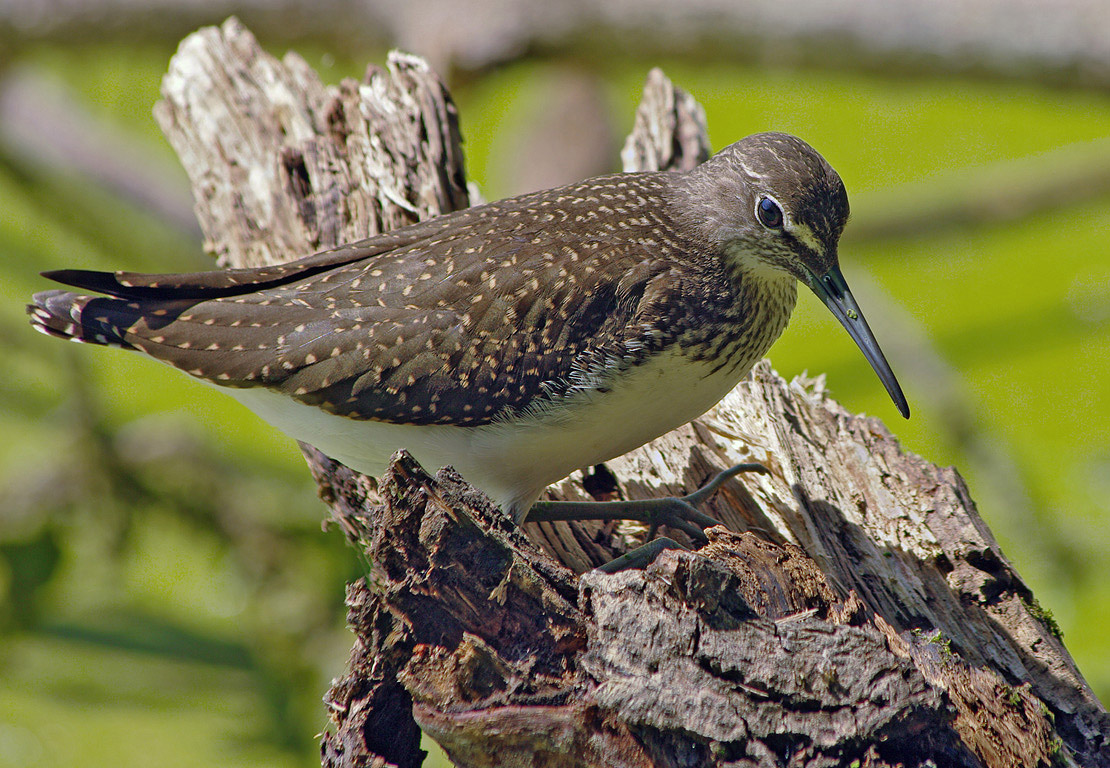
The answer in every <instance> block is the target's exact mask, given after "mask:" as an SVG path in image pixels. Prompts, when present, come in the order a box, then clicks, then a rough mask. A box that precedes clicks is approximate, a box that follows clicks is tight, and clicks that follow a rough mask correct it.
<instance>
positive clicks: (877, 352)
mask: <svg viewBox="0 0 1110 768" xmlns="http://www.w3.org/2000/svg"><path fill="white" fill-rule="evenodd" d="M807 282H808V283H809V287H810V288H811V289H813V292H814V293H816V294H817V297H818V298H819V299H821V301H823V302H824V303H825V306H826V307H828V308H829V311H830V312H832V313H833V315H835V316H836V319H837V320H839V321H840V324H841V325H843V326H844V329H845V330H846V331H848V335H849V336H851V337H852V340H853V341H854V342H856V345H857V346H859V348H860V350H861V351H862V352H863V356H864V357H866V358H867V362H869V363H871V367H872V368H874V369H875V373H877V374H879V380H880V381H882V382H883V386H884V387H886V391H887V393H888V394H889V395H890V399H891V400H893V401H894V404H895V405H896V406H897V407H898V412H899V413H901V414H902V416H903V417H905V418H907V419H908V418H909V417H910V406H909V404H908V403H907V402H906V396H905V395H903V394H902V388H901V387H900V386H898V379H896V378H894V371H892V370H890V363H888V362H887V361H886V357H884V356H883V351H882V350H881V349H879V342H877V341H875V334H873V333H872V332H871V328H870V326H868V325H867V321H866V320H864V318H863V312H861V311H860V308H859V304H856V300H855V298H854V297H853V296H852V291H851V290H849V288H848V283H847V282H845V280H844V275H843V274H842V273H841V271H840V267H838V266H834V267H833V268H832V269H830V270H829V271H828V273H827V274H826V275H825V276H824V277H817V276H816V275H810V279H809V280H808V281H807Z"/></svg>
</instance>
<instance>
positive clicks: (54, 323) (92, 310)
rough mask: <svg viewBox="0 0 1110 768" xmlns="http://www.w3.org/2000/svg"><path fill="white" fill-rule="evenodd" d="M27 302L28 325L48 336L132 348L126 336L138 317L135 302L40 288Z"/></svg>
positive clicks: (137, 308)
mask: <svg viewBox="0 0 1110 768" xmlns="http://www.w3.org/2000/svg"><path fill="white" fill-rule="evenodd" d="M31 301H32V303H31V304H28V305H27V314H28V315H30V316H31V326H32V327H33V328H34V329H35V330H36V331H39V332H40V333H45V334H46V335H47V336H55V337H57V338H59V339H69V340H70V341H77V342H82V343H85V344H100V345H103V346H106V347H119V348H121V349H135V347H134V346H133V345H132V344H130V343H129V342H128V341H127V339H126V337H125V335H126V333H127V328H129V327H130V326H131V325H132V324H134V322H135V321H136V320H137V319H138V318H139V317H140V316H141V313H140V311H139V306H138V304H136V303H134V302H128V301H126V300H124V299H114V298H103V297H95V296H83V295H81V294H78V293H72V292H71V291H65V290H60V289H59V290H52V291H42V292H41V293H36V294H35V295H34V297H32V300H31Z"/></svg>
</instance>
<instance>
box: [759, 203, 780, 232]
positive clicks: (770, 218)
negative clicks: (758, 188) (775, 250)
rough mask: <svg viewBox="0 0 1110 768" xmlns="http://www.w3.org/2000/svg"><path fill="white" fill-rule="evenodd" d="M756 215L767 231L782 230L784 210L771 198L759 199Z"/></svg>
mask: <svg viewBox="0 0 1110 768" xmlns="http://www.w3.org/2000/svg"><path fill="white" fill-rule="evenodd" d="M755 215H756V217H757V218H758V219H759V223H760V224H762V225H763V226H765V227H767V229H782V208H779V204H778V203H776V202H775V201H774V200H772V199H771V198H769V197H761V198H759V202H758V203H756V204H755Z"/></svg>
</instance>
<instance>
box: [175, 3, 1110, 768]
mask: <svg viewBox="0 0 1110 768" xmlns="http://www.w3.org/2000/svg"><path fill="white" fill-rule="evenodd" d="M163 93H164V97H165V98H164V100H163V102H161V103H160V105H159V107H158V110H157V114H158V116H159V119H160V121H161V122H162V124H163V126H164V127H165V128H166V130H167V133H168V135H169V136H170V137H171V142H172V143H173V145H174V147H175V148H176V149H177V150H178V152H179V154H180V155H181V157H182V162H183V163H184V164H185V165H186V168H187V170H188V171H189V174H190V178H191V179H192V180H193V183H194V187H195V191H196V195H197V208H198V218H199V219H200V221H201V224H202V227H203V228H204V231H205V233H206V238H207V244H208V247H209V249H210V250H211V251H212V252H213V254H214V255H216V256H217V257H218V258H219V259H220V260H221V263H224V264H227V265H231V266H235V265H254V264H263V263H276V262H279V261H284V260H288V259H290V258H294V257H296V256H301V255H304V254H306V253H310V252H312V251H314V250H318V249H320V248H324V247H329V246H334V245H336V244H338V243H340V242H344V241H346V240H352V239H357V238H360V237H365V236H366V235H368V234H372V233H375V232H378V231H381V230H384V229H387V228H389V227H392V226H397V225H398V224H402V223H409V222H411V221H415V220H417V219H418V218H420V217H424V216H428V215H431V214H434V213H438V212H441V211H447V210H453V209H456V208H458V207H461V206H465V205H466V204H467V203H468V199H469V198H468V196H467V190H466V185H465V182H464V175H463V167H462V154H461V150H460V148H459V136H458V129H457V123H456V119H455V114H454V108H453V106H451V103H450V100H449V97H448V96H447V94H446V92H445V90H444V89H443V87H442V85H441V84H440V83H439V81H438V80H437V79H436V78H435V76H434V75H433V74H432V73H431V72H430V71H429V70H428V69H427V67H426V66H425V65H423V64H422V63H421V62H419V61H418V60H416V59H413V58H411V57H408V56H404V55H401V54H394V55H393V56H391V58H390V62H389V65H388V68H387V70H372V71H371V72H370V73H369V75H368V81H367V82H365V83H362V84H358V83H354V82H353V81H348V82H345V83H343V84H341V85H340V86H337V87H324V86H322V85H320V83H319V81H318V79H317V78H316V77H315V75H314V74H313V73H312V72H311V70H309V68H308V67H307V66H306V65H305V64H304V62H303V61H301V60H300V59H299V58H297V57H295V56H293V55H290V56H287V57H286V58H285V60H284V62H278V61H277V60H275V59H273V58H272V57H269V56H268V55H267V54H265V53H263V52H262V51H261V50H260V49H259V48H258V46H257V44H256V43H255V42H254V40H253V38H251V36H250V35H249V33H248V32H246V30H245V29H243V28H242V26H241V25H239V24H237V23H236V22H234V21H231V22H228V23H226V24H225V25H224V26H223V27H222V28H220V29H206V30H202V31H200V32H198V33H197V34H196V35H194V36H191V37H190V38H188V39H187V40H186V41H185V42H184V43H183V44H182V46H181V49H180V51H179V53H178V55H177V56H176V57H175V58H174V60H173V62H172V63H171V68H170V73H169V74H168V75H167V78H166V84H165V86H164V92H163ZM707 150H708V146H707V141H706V139H705V126H704V118H703V117H702V116H701V113H700V110H699V109H698V108H697V105H696V103H695V102H693V101H692V100H691V99H690V98H689V97H688V96H686V95H684V94H682V93H681V92H680V91H679V90H677V89H675V88H674V87H673V86H672V85H671V84H670V83H669V82H668V81H667V80H666V78H665V77H664V76H663V75H662V73H659V72H653V73H652V75H651V76H650V77H649V82H648V86H647V89H646V93H645V100H644V103H643V105H642V106H641V114H640V115H639V116H638V119H637V127H636V130H635V132H634V136H633V138H632V139H631V140H630V143H629V148H628V149H626V153H625V164H626V169H631V168H633V167H640V168H643V167H675V168H680V167H689V164H691V163H696V162H697V161H698V160H699V159H701V158H703V157H704V154H705V153H706V152H707ZM305 453H306V457H307V458H308V461H309V465H310V468H311V469H312V471H313V474H314V476H315V478H316V480H317V482H318V483H319V485H320V489H321V496H322V497H323V498H324V500H325V501H326V502H327V503H328V504H329V507H330V510H331V518H332V520H333V521H334V522H335V524H336V525H338V526H339V527H340V528H341V529H342V530H343V531H344V533H345V534H346V535H347V536H348V537H349V538H350V539H351V540H352V542H354V544H355V546H357V547H359V548H360V549H362V550H363V551H364V552H365V553H366V554H367V555H368V558H369V561H370V562H371V563H373V569H372V572H371V573H370V574H369V576H368V578H367V579H366V581H365V582H356V583H354V584H352V585H351V586H350V588H349V590H348V595H347V600H348V606H349V608H350V622H351V625H352V627H353V629H354V631H355V633H356V643H355V647H354V649H353V651H352V655H351V661H350V663H349V667H348V670H347V672H346V673H345V674H344V676H342V677H341V678H339V679H338V680H337V681H336V683H335V684H334V686H333V688H332V690H331V691H330V692H329V694H328V696H327V703H328V708H329V715H330V717H331V720H332V722H331V725H330V726H329V728H328V732H327V733H325V735H324V737H323V741H322V753H323V761H324V764H325V765H328V766H366V765H397V766H416V765H419V764H420V763H421V761H422V759H423V755H422V753H421V752H420V750H419V741H418V736H419V732H418V731H417V729H416V726H417V725H419V727H420V728H422V729H423V730H424V731H425V732H426V733H428V734H429V735H431V736H432V737H433V738H435V739H436V740H437V741H438V742H439V743H440V744H441V745H443V746H444V748H445V749H446V750H447V751H448V753H449V754H450V755H451V756H452V758H453V759H454V760H455V761H456V763H457V764H459V765H464V766H483V765H529V766H531V765H535V766H546V765H552V766H556V765H558V766H570V765H581V766H602V765H604V766H654V765H661V766H670V765H675V766H677V765H710V766H725V765H728V766H777V765H791V766H826V765H828V766H832V765H847V764H851V763H852V762H853V761H858V764H859V765H868V766H888V765H889V766H893V765H926V764H929V763H928V761H930V760H931V761H932V764H934V765H952V766H965V765H966V766H1018V765H1021V766H1026V765H1028V766H1034V765H1049V764H1062V765H1068V764H1077V765H1088V766H1104V765H1110V720H1108V718H1107V714H1106V711H1105V709H1104V708H1103V707H1102V706H1101V704H1100V703H1099V702H1098V701H1097V700H1096V699H1095V697H1094V696H1093V694H1092V693H1091V691H1090V688H1089V687H1088V686H1087V685H1086V683H1085V681H1084V680H1083V678H1082V676H1081V675H1080V674H1079V672H1078V670H1077V669H1076V668H1075V665H1074V663H1073V662H1072V660H1071V658H1070V656H1069V655H1068V653H1067V651H1066V649H1065V648H1064V646H1063V644H1062V643H1061V642H1060V640H1059V638H1058V637H1057V636H1056V634H1054V632H1053V628H1052V627H1051V626H1049V625H1048V624H1046V622H1045V621H1043V620H1042V618H1040V617H1041V616H1042V615H1043V614H1042V612H1040V611H1039V609H1038V608H1037V607H1036V602H1035V599H1034V597H1033V595H1032V593H1031V592H1030V590H1029V589H1028V587H1027V586H1026V585H1025V584H1024V583H1023V582H1022V580H1021V578H1020V576H1019V575H1018V574H1017V573H1016V572H1015V571H1014V569H1013V567H1012V566H1011V565H1010V563H1009V562H1008V561H1007V560H1006V558H1005V556H1004V555H1003V554H1002V552H1001V551H1000V549H999V547H998V544H997V542H996V541H995V540H994V537H993V536H992V535H991V533H990V531H989V529H988V528H987V526H986V525H985V524H984V523H983V521H982V519H981V518H980V517H979V515H978V513H977V511H976V509H975V506H974V503H973V502H972V500H971V499H970V497H969V494H968V491H967V488H966V486H965V484H964V482H963V480H962V479H961V478H960V476H959V474H958V473H957V472H956V471H955V470H953V469H944V468H939V467H936V466H934V465H932V464H930V463H928V462H926V461H925V460H923V459H921V458H919V457H916V456H912V455H909V454H907V453H905V452H904V451H902V450H901V448H900V447H899V445H898V443H897V440H896V439H895V438H894V437H893V436H892V435H891V434H890V433H889V432H888V431H887V429H886V428H885V427H884V426H883V425H882V424H881V423H880V422H878V421H877V420H874V419H866V418H860V417H856V416H852V415H851V414H849V413H847V412H846V411H844V409H843V408H841V407H840V406H839V405H838V404H836V403H835V402H834V401H832V400H831V399H830V398H828V396H827V395H826V393H825V392H824V390H823V386H822V383H821V381H820V379H818V380H816V381H800V380H799V381H795V382H791V383H787V382H785V381H783V380H782V379H781V378H779V377H778V376H777V375H775V374H774V372H773V371H771V369H770V367H769V366H767V365H766V364H761V365H759V366H757V368H756V369H755V370H754V371H753V373H752V376H751V377H750V379H749V380H748V381H746V382H744V383H742V384H741V385H740V386H739V387H737V389H736V390H735V391H734V392H732V393H731V394H730V395H728V396H727V397H726V398H725V400H724V401H722V403H721V404H720V405H718V406H717V407H716V408H714V409H713V410H712V411H710V412H709V413H708V414H706V415H705V416H704V417H702V418H701V419H699V420H697V421H695V422H694V423H692V424H690V425H687V426H685V427H683V428H681V429H678V430H675V431H674V432H672V433H670V434H668V435H665V436H663V437H661V438H659V439H658V440H656V441H654V442H652V443H650V444H649V445H647V446H644V447H643V448H640V449H638V450H636V451H633V452H632V453H630V454H628V455H627V456H624V457H621V458H620V459H616V460H614V461H612V462H609V463H608V464H607V466H605V467H597V468H591V469H589V470H587V472H586V473H585V474H583V473H576V474H575V475H574V476H572V477H571V478H569V479H568V480H566V481H564V482H562V483H560V484H558V485H556V486H554V487H553V488H552V489H550V490H549V494H550V496H551V497H553V498H613V497H625V498H646V497H650V496H660V495H665V494H675V493H685V492H688V491H691V490H694V489H695V488H697V487H698V486H700V485H701V484H702V483H703V482H704V481H705V480H706V479H707V478H709V477H710V476H712V475H713V474H714V473H715V472H716V471H718V470H719V469H722V468H724V467H726V466H729V465H731V464H733V463H736V462H740V461H751V460H758V461H761V462H763V463H764V464H765V465H766V466H768V467H769V468H770V469H771V470H772V471H771V474H770V475H768V476H751V477H743V478H741V479H739V480H733V481H730V482H729V483H727V484H726V486H725V487H724V488H723V489H722V491H721V492H720V493H719V494H718V495H717V497H716V498H715V499H714V500H713V501H712V502H711V504H709V505H708V506H709V509H708V510H707V511H709V512H710V513H711V514H713V515H715V516H716V517H717V518H718V519H720V520H721V521H722V523H723V524H724V527H719V528H715V529H712V530H711V532H710V533H711V543H710V544H709V545H708V546H706V547H704V548H702V549H701V550H699V551H698V552H696V553H692V552H668V553H665V554H664V555H662V556H660V557H659V558H658V559H657V560H656V561H655V563H653V564H652V565H651V566H650V567H648V568H647V569H645V570H643V571H630V572H624V573H619V574H616V575H614V576H602V575H599V574H596V573H588V574H585V575H576V574H581V573H583V572H585V571H587V570H588V569H589V568H590V567H592V566H593V565H596V564H599V563H601V562H604V561H606V560H608V559H609V558H611V557H612V556H613V555H614V554H616V553H619V552H622V551H624V550H625V549H627V548H628V547H629V546H632V545H634V544H635V543H636V542H637V541H638V540H639V538H640V537H641V536H642V534H643V531H642V530H639V529H637V527H636V526H633V525H620V526H616V525H611V524H604V525H603V524H599V523H587V524H576V525H569V524H562V523H559V524H551V525H544V526H526V529H525V531H524V533H526V534H527V536H525V535H522V532H521V531H520V530H518V529H516V528H514V527H512V525H511V524H510V523H509V521H508V520H507V519H506V518H505V516H504V515H502V514H500V513H499V511H497V510H496V509H494V508H493V507H492V506H491V505H490V504H489V503H488V500H486V499H485V498H484V497H483V496H482V495H481V494H479V493H477V492H476V491H474V490H473V489H471V488H470V487H468V486H467V485H466V484H465V483H464V482H462V480H461V479H460V478H459V477H458V476H457V475H455V474H453V473H452V472H451V471H449V470H445V471H441V472H440V473H439V474H437V475H436V476H434V477H433V476H431V475H429V474H428V473H427V472H425V471H424V469H422V468H420V467H419V466H418V465H416V464H415V462H413V461H412V460H411V459H410V458H408V457H407V456H405V455H403V454H402V455H400V456H399V457H398V458H397V460H396V461H395V462H394V464H393V466H392V468H391V470H390V472H389V473H387V476H386V477H385V478H384V481H383V482H382V484H381V486H380V487H378V484H377V483H376V482H375V481H374V480H373V479H371V478H366V477H363V476H361V475H358V474H357V473H354V472H352V471H350V470H349V469H347V468H345V467H342V466H341V465H338V464H336V463H335V462H332V461H331V460H329V459H328V458H327V457H326V456H323V455H321V454H319V453H318V452H317V451H315V450H314V449H312V448H310V447H307V446H306V447H305ZM429 469H433V470H434V469H435V468H429Z"/></svg>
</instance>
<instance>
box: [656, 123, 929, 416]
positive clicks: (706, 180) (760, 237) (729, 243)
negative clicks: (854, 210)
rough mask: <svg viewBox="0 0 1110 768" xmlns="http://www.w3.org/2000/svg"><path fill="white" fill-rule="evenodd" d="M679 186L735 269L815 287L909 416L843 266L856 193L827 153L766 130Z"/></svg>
mask: <svg viewBox="0 0 1110 768" xmlns="http://www.w3.org/2000/svg"><path fill="white" fill-rule="evenodd" d="M677 188H678V190H679V192H680V194H681V195H682V197H683V198H684V200H685V202H686V204H687V205H688V206H691V207H693V208H694V209H695V211H696V215H695V216H694V217H693V218H694V219H695V220H697V221H698V225H697V226H698V228H699V235H700V238H701V239H702V240H703V242H707V244H708V245H709V248H710V250H712V251H713V252H714V253H716V254H718V256H719V257H720V258H721V259H723V260H724V261H725V263H726V265H727V266H728V267H729V268H730V269H731V270H733V271H736V272H739V273H742V274H743V275H745V276H748V277H749V278H751V279H757V280H782V279H789V278H790V277H793V278H795V279H797V280H800V281H801V282H803V283H805V284H806V285H808V286H809V287H810V289H811V290H812V291H813V292H814V293H815V294H817V297H818V298H820V299H821V301H822V302H823V303H824V304H825V306H826V307H828V308H829V311H831V312H832V313H833V315H834V316H835V317H836V319H837V320H839V321H840V322H841V324H842V325H843V326H844V328H845V329H846V330H847V331H848V334H849V335H850V336H851V337H852V339H853V340H854V341H855V342H856V344H857V345H859V348H860V349H861V350H862V351H863V354H864V356H865V357H866V358H867V360H868V362H870V363H871V366H872V367H873V368H874V369H875V372H876V373H877V374H878V375H879V379H880V380H882V382H883V385H884V386H885V387H886V390H887V392H888V393H889V394H890V397H891V399H892V400H893V401H894V404H895V405H896V406H897V407H898V410H899V412H900V413H901V414H902V415H903V416H905V417H907V418H908V417H909V406H908V405H907V403H906V398H905V396H904V395H903V394H902V389H901V387H900V386H899V385H898V381H897V379H895V377H894V373H893V372H892V371H891V370H890V365H889V364H888V363H887V361H886V358H885V357H884V356H883V353H882V350H881V349H879V345H878V342H876V340H875V336H874V334H873V333H872V332H871V329H870V327H868V325H867V321H866V320H865V319H864V317H863V313H862V312H861V311H860V308H859V305H858V304H856V300H855V299H854V298H853V297H852V292H851V291H850V290H849V289H848V284H847V283H846V282H845V280H844V275H843V274H842V273H841V271H840V263H839V260H838V258H837V244H838V243H839V241H840V235H841V233H842V232H843V231H844V225H845V224H846V223H847V221H848V193H847V192H846V191H845V190H844V183H843V182H842V181H841V180H840V175H839V174H838V173H837V172H836V171H835V170H833V168H832V166H831V165H829V164H828V162H827V161H826V160H825V158H823V157H821V155H820V154H818V153H817V151H816V150H815V149H813V147H811V146H809V144H806V143H805V142H804V141H802V140H801V139H799V138H797V137H795V136H790V135H789V134H785V133H758V134H755V135H753V136H749V137H747V138H746V139H743V140H741V141H738V142H736V143H735V144H732V145H730V146H728V147H725V148H724V149H723V150H721V151H720V152H718V153H717V154H716V155H714V156H713V157H712V158H711V159H710V160H708V161H707V162H705V163H703V164H702V165H700V166H698V167H697V168H695V169H694V170H692V171H690V172H689V173H687V174H686V175H685V177H684V178H683V179H682V182H681V183H679V184H678V185H677Z"/></svg>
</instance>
